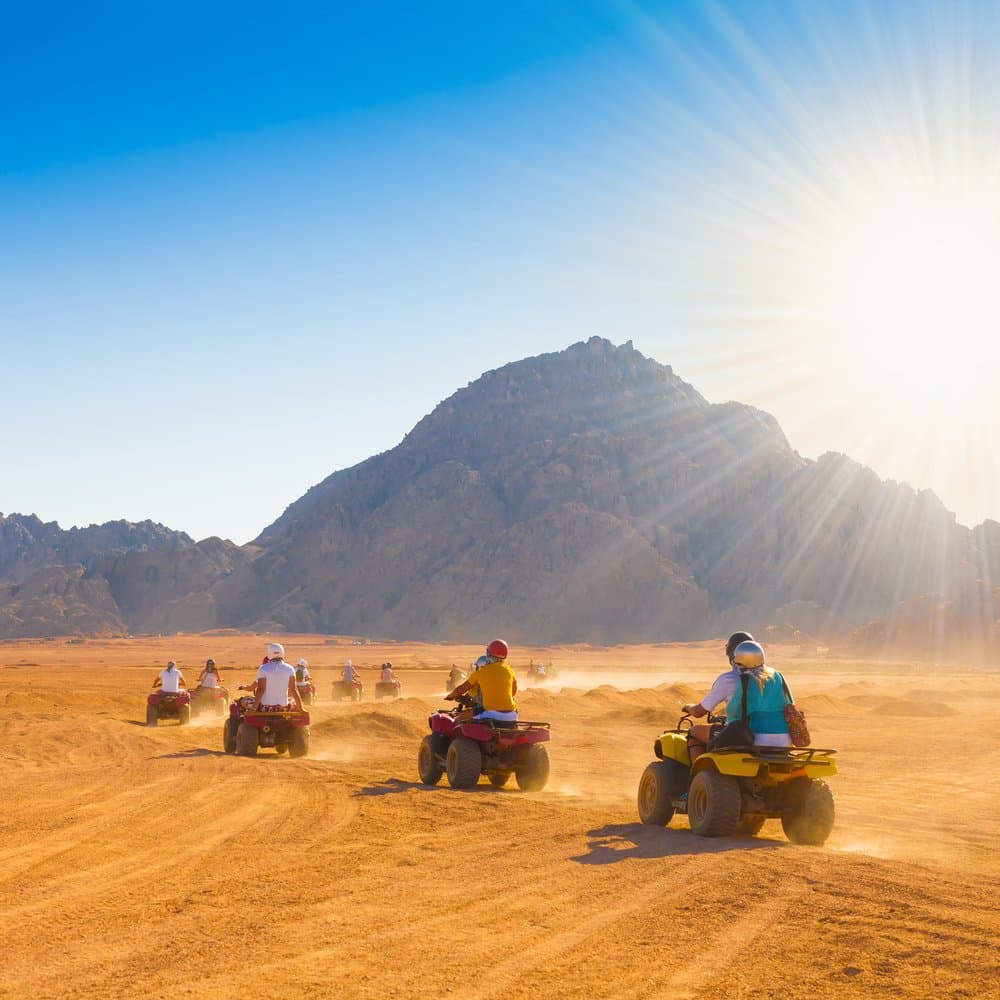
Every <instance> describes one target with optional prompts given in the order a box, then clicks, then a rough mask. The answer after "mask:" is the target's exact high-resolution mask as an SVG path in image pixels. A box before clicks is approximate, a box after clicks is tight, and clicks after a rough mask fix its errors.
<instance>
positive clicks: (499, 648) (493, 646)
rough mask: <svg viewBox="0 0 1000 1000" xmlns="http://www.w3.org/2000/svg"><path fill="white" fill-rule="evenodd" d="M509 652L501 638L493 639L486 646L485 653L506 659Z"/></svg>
mask: <svg viewBox="0 0 1000 1000" xmlns="http://www.w3.org/2000/svg"><path fill="white" fill-rule="evenodd" d="M509 652H510V650H509V649H508V648H507V643H505V642H504V641H503V639H494V640H493V641H492V642H491V643H490V644H489V645H488V646H487V647H486V655H487V656H495V657H496V658H497V659H498V660H506V659H507V654H508V653H509Z"/></svg>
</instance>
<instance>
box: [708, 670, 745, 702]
mask: <svg viewBox="0 0 1000 1000" xmlns="http://www.w3.org/2000/svg"><path fill="white" fill-rule="evenodd" d="M739 686H740V672H739V670H738V669H737V668H736V667H733V668H732V669H731V670H727V671H726V672H725V673H724V674H719V676H718V677H716V678H715V680H714V681H713V682H712V687H711V688H710V690H709V692H708V694H706V695H705V697H704V698H702V699H701V702H700V704H701V707H702V708H703V709H705V711H706V712H711V711H713V710H714V709H715V707H716V706H717V705H721V704H722V702H726V704H729V699H730V698H732V696H733V695H734V694H736V689H737V688H738V687H739Z"/></svg>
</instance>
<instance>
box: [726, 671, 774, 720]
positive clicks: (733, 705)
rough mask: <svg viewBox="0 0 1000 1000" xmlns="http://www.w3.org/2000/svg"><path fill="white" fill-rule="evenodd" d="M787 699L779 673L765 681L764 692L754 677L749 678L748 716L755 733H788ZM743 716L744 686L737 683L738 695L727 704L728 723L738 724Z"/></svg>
mask: <svg viewBox="0 0 1000 1000" xmlns="http://www.w3.org/2000/svg"><path fill="white" fill-rule="evenodd" d="M786 704H788V699H787V698H786V697H785V692H784V688H783V686H782V683H781V674H779V673H778V672H777V671H775V672H774V674H773V675H772V676H771V677H769V678H768V679H767V680H766V681H764V690H763V691H762V690H761V689H760V688H759V687H757V682H756V681H755V680H754V679H753V677H749V676H748V677H747V716H748V718H749V721H750V730H751V731H752V732H754V733H787V732H788V726H787V725H786V724H785V705H786ZM742 714H743V685H742V683H739V682H737V684H736V693H735V694H734V695H733V696H732V698H730V699H729V701H728V702H727V703H726V721H727V722H736V721H737V720H738V719H740V718H741V717H742Z"/></svg>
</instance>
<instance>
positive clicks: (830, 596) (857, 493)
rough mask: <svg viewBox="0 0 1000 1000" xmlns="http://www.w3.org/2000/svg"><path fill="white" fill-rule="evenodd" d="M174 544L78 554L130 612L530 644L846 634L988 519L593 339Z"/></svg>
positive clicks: (914, 593) (963, 567)
mask: <svg viewBox="0 0 1000 1000" xmlns="http://www.w3.org/2000/svg"><path fill="white" fill-rule="evenodd" d="M137 527H138V526H137ZM83 530H91V529H83ZM163 530H164V531H165V530H166V529H163ZM183 538H184V541H182V540H181V539H177V540H175V541H174V542H173V543H167V544H164V545H161V546H155V545H149V544H148V543H146V545H147V547H146V549H145V550H142V549H141V548H131V549H129V548H126V549H124V550H119V551H117V552H112V551H110V550H109V551H108V552H107V553H106V554H104V555H91V556H90V558H89V561H86V562H85V561H84V560H79V561H81V562H83V564H84V565H85V566H87V567H88V572H89V573H91V574H94V575H96V576H99V577H100V578H101V579H103V580H105V581H107V584H108V589H109V591H110V593H111V595H112V598H113V600H114V603H115V606H116V608H117V609H118V611H119V614H120V617H121V619H122V621H124V622H125V623H126V625H127V627H129V628H130V629H133V630H137V629H141V630H144V631H163V630H165V629H166V630H170V629H172V628H194V627H197V628H207V627H214V626H233V627H250V626H253V625H255V624H262V623H268V624H269V627H271V626H273V623H280V624H281V625H284V626H285V627H287V628H289V629H293V630H303V631H306V630H308V631H327V632H341V633H345V632H346V633H359V634H367V635H380V636H386V637H400V638H403V637H409V638H425V639H447V638H453V639H465V638H469V639H472V638H481V637H482V636H483V635H486V634H492V633H494V632H501V633H504V634H506V635H507V636H508V637H509V638H510V639H511V640H512V641H531V642H560V641H592V642H610V643H617V642H627V641H645V640H653V641H655V640H670V639H691V638H699V637H705V636H709V635H718V634H721V633H724V632H726V631H727V630H730V629H731V628H732V627H734V626H735V625H749V626H750V627H754V626H755V625H758V624H760V625H762V624H764V623H772V624H777V625H780V626H781V627H783V628H784V627H785V626H787V627H789V628H794V627H796V626H797V625H798V627H802V628H803V629H805V630H807V631H808V632H809V633H810V634H821V633H823V632H824V631H836V632H843V631H844V630H848V629H852V628H863V627H865V626H868V625H869V624H870V623H872V622H873V621H874V620H876V619H881V618H885V617H891V616H892V614H893V613H894V611H895V610H896V609H898V608H900V607H902V606H903V605H905V604H907V602H912V601H914V600H916V599H919V598H922V597H924V596H926V595H934V598H935V599H936V600H938V601H939V602H945V603H949V602H950V603H951V604H953V605H955V606H958V605H957V604H956V602H960V601H961V600H962V599H963V596H962V595H967V594H968V593H969V592H970V588H971V589H975V588H977V587H979V586H980V585H981V582H983V581H985V582H986V584H989V582H990V581H993V582H994V583H995V584H1000V525H996V524H995V523H994V522H987V523H986V524H985V525H981V526H980V527H979V528H977V529H975V530H969V529H967V528H964V527H962V526H960V525H958V524H957V523H956V521H955V517H954V515H953V514H951V513H950V512H949V511H947V510H946V509H945V508H944V506H943V505H942V504H941V502H940V501H939V500H938V499H937V497H935V496H934V495H933V494H932V493H930V492H927V491H924V492H919V493H918V492H916V491H914V490H913V489H911V488H910V487H908V486H905V485H901V484H897V483H892V482H884V481H882V480H880V479H879V478H878V477H877V476H876V475H875V474H874V473H873V472H871V471H870V470H868V469H866V468H864V467H862V466H860V465H858V464H856V463H854V462H852V461H850V460H849V459H847V458H845V457H844V456H840V455H832V454H831V455H825V456H823V457H822V458H821V459H820V460H819V461H816V462H813V461H808V460H806V459H803V458H802V457H801V456H800V455H798V454H797V453H796V452H795V451H793V450H792V449H791V447H790V446H789V444H788V442H787V440H786V439H785V437H784V434H783V433H782V431H781V429H780V427H779V426H778V425H777V423H776V421H775V420H774V419H773V418H772V417H771V416H769V415H768V414H766V413H763V412H761V411H759V410H756V409H754V408H752V407H749V406H746V405H743V404H740V403H725V404H722V405H714V404H710V403H708V402H707V401H706V400H705V399H704V398H703V397H702V396H701V395H700V394H699V393H698V392H697V391H696V390H695V389H694V388H692V387H691V386H690V385H688V384H687V383H686V382H684V381H683V380H681V379H680V378H678V377H677V376H676V375H675V374H674V373H673V371H672V370H671V369H670V368H669V367H667V366H664V365H661V364H659V363H657V362H655V361H653V360H651V359H649V358H646V357H644V356H643V355H642V354H640V353H639V352H638V351H636V350H635V349H634V348H633V347H632V345H631V344H625V345H623V346H618V347H616V346H614V345H613V344H611V343H609V342H608V341H605V340H601V339H598V338H593V339H591V340H590V341H588V342H586V343H580V344H575V345H573V346H572V347H570V348H568V349H567V350H564V351H561V352H558V353H554V354H546V355H542V356H539V357H535V358H528V359H525V360H523V361H518V362H515V363H513V364H509V365H506V366H504V367H503V368H500V369H498V370H496V371H492V372H487V373H486V374H485V375H483V376H482V377H481V378H479V379H477V380H476V381H475V382H473V383H472V384H470V385H469V386H467V387H465V388H464V389H461V390H459V391H458V392H456V393H455V394H454V395H452V396H451V397H450V398H449V399H447V400H445V401H444V402H443V403H441V404H440V405H439V406H438V407H436V408H435V410H434V411H433V412H432V413H430V414H429V415H428V416H426V417H425V418H424V419H423V420H421V421H420V422H419V423H418V424H417V425H416V427H414V428H413V430H412V431H411V432H410V433H409V434H408V435H407V436H406V437H405V438H404V440H403V441H402V442H401V443H400V444H399V445H398V446H397V447H396V448H393V449H392V450H390V451H387V452H384V453H383V454H380V455H376V456H374V457H372V458H370V459H368V460H367V461H365V462H362V463H361V464H360V465H357V466H354V467H353V468H350V469H345V470H341V471H339V472H335V473H333V475H331V476H329V477H328V478H327V479H325V480H324V481H323V482H322V483H320V484H318V485H317V486H315V487H313V488H312V489H311V490H309V491H308V492H307V493H306V494H305V496H303V497H301V498H300V499H298V500H296V501H295V502H294V503H293V504H291V506H290V507H289V508H288V509H287V510H286V511H285V513H284V514H283V515H282V516H281V517H280V518H279V519H278V520H277V521H276V522H274V524H272V525H270V526H269V527H268V528H266V529H265V530H264V531H263V532H262V533H261V535H260V536H259V537H258V538H257V539H256V540H255V541H254V542H253V543H252V544H251V545H248V546H244V547H243V548H238V547H236V546H234V545H232V543H229V542H222V541H220V540H218V539H209V540H206V541H205V542H199V543H198V544H197V545H194V544H193V543H191V542H190V539H187V538H186V536H183ZM0 551H2V549H0ZM48 551H54V549H53V547H52V546H50V547H49V550H48ZM44 558H48V556H45V557H42V556H37V557H36V560H35V561H36V563H37V562H38V561H39V560H40V561H44ZM21 561H22V562H26V561H30V560H28V559H27V557H26V556H22V557H21ZM3 565H4V563H3V561H2V557H0V572H2V567H3ZM0 601H2V597H0ZM0 629H2V620H0Z"/></svg>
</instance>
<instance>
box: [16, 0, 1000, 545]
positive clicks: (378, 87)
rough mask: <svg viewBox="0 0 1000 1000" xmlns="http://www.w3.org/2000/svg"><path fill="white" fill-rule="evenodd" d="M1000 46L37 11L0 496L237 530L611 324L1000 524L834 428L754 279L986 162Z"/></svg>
mask: <svg viewBox="0 0 1000 1000" xmlns="http://www.w3.org/2000/svg"><path fill="white" fill-rule="evenodd" d="M970 40H971V41H970ZM991 40H994V41H995V40H1000V34H998V32H997V18H996V12H995V11H993V10H991V8H990V7H988V6H986V5H961V4H957V5H954V12H953V13H950V14H949V15H948V16H947V17H945V18H944V19H943V20H942V13H941V5H937V6H935V5H920V4H899V5H896V4H878V5H866V4H860V3H845V4H836V5H826V6H824V5H818V4H812V3H805V2H802V3H752V4H751V3H729V4H725V3H715V4H693V3H660V4H654V3H597V2H574V3H565V4H546V3H539V2H534V3H518V2H507V3H504V4H486V3H482V4H479V3H424V4H411V3H378V2H366V3H363V4H362V3H359V4H342V3H333V4H329V3H324V4H318V3H317V4H286V5H280V6H279V5H263V4H245V3H244V4H239V5H236V4H200V5H194V4H181V3H179V4H172V5H165V6H164V7H162V8H160V9H158V10H155V9H148V10H147V9H143V8H140V7H136V6H135V5H124V4H118V5H115V4H97V5H92V6H88V7H87V8H86V9H84V8H80V7H79V6H77V5H68V4H67V5H59V4H56V5H49V6H48V7H46V8H45V10H40V9H39V10H35V9H34V8H32V7H31V6H30V5H22V9H20V10H18V11H15V12H14V13H13V14H8V15H7V22H6V24H5V31H4V33H3V35H2V36H0V88H2V93H3V95H4V100H3V101H2V102H0V136H2V140H0V141H2V145H0V220H2V225H0V348H2V352H3V358H4V362H5V364H4V367H5V369H6V372H7V380H6V381H7V402H8V414H11V416H9V417H8V427H10V428H12V431H13V433H8V434H7V435H5V439H6V440H5V449H4V451H5V457H6V459H7V468H8V470H10V469H13V470H15V474H14V475H8V476H5V477H4V480H3V484H2V485H0V510H3V511H4V512H11V511H22V512H36V513H38V514H39V515H40V516H42V517H43V518H45V519H53V520H59V521H60V523H62V524H63V525H64V526H65V525H69V524H83V523H89V522H91V521H103V520H108V519H112V518H117V517H126V518H129V519H132V520H137V519H141V518H146V517H151V518H153V519H155V520H160V521H163V522H164V523H167V524H169V525H170V526H172V527H175V528H179V529H183V530H186V531H188V532H190V533H191V534H192V535H195V536H196V537H203V536H206V535H209V534H219V535H223V536H228V537H231V538H233V539H234V540H236V541H241V542H242V541H246V540H248V539H249V538H251V537H253V536H254V535H255V534H256V533H257V532H258V531H259V530H261V529H262V528H263V527H264V526H265V525H266V524H267V523H269V522H270V521H271V520H273V518H274V517H276V516H277V515H278V514H279V513H280V512H281V510H282V509H283V508H284V506H286V505H287V504H288V503H290V502H291V501H292V500H294V499H295V498H297V497H298V496H299V495H301V493H303V492H304V491H305V489H307V488H308V487H309V486H310V485H312V484H313V483H315V482H317V481H318V480H320V479H322V478H324V477H325V476H326V475H327V474H329V473H330V472H331V471H333V470H334V469H336V468H341V467H343V466H346V465H350V464H353V463H354V462H357V461H360V460H362V459H364V458H366V457H368V456H369V455H370V454H373V453H375V452H378V451H381V450H384V449H386V448H389V447H392V446H393V445H394V444H396V443H397V442H398V441H399V440H400V439H401V438H402V436H403V435H404V434H405V433H406V431H407V430H409V428H410V427H411V426H412V425H413V424H414V423H415V422H416V421H417V420H418V419H419V418H420V417H421V416H423V415H424V414H425V413H427V412H428V411H429V410H430V409H432V408H433V406H434V405H435V404H436V403H437V402H439V401H440V400H441V399H443V398H445V397H446V396H447V395H449V394H450V393H451V392H452V391H454V390H455V389H456V388H458V387H460V386H461V385H464V384H465V383H467V382H469V381H471V380H472V379H474V378H476V377H477V376H478V375H479V374H480V373H481V372H482V371H483V370H485V369H488V368H492V367H496V366H498V365H500V364H503V363H505V362H507V361H510V360H515V359H517V358H519V357H522V356H525V355H528V354H534V353H539V352H542V351H548V350H556V349H559V348H562V347H565V346H567V345H568V344H570V343H572V342H574V341H576V340H580V339H585V338H587V337H589V336H591V335H593V334H599V335H602V336H606V337H609V338H610V339H612V340H615V341H618V342H620V341H624V340H627V339H634V341H635V342H636V345H637V346H638V347H639V348H640V349H641V350H643V351H644V352H645V353H647V354H650V355H652V356H654V357H656V358H657V359H658V360H661V361H664V362H666V363H671V364H673V365H674V367H675V368H676V369H677V370H678V372H679V373H680V374H681V375H682V376H684V377H686V378H687V379H688V380H689V381H692V382H694V383H695V384H696V385H697V386H698V387H699V388H700V389H702V391H703V392H705V394H706V395H708V396H709V398H711V399H713V400H720V401H721V400H724V399H728V398H738V399H743V400H745V401H748V402H752V403H754V404H755V405H758V406H762V407H763V408H765V409H769V410H771V411H772V412H774V413H775V414H776V416H778V418H779V420H781V422H782V424H783V425H784V426H785V428H786V431H787V432H788V434H789V437H790V439H791V441H792V444H793V446H795V447H797V448H799V449H800V450H801V451H802V452H803V453H804V454H808V455H811V456H814V455H816V454H819V453H820V452H822V451H824V450H827V449H833V450H842V451H848V452H849V453H852V454H855V456H856V457H858V458H859V459H861V460H864V461H868V462H870V463H871V464H873V465H874V466H875V468H876V469H877V471H880V472H881V473H883V474H885V475H893V476H895V477H896V478H909V479H910V480H911V481H913V482H914V483H915V485H918V486H930V487H934V488H935V489H936V490H937V492H939V494H940V495H942V496H943V497H944V499H945V500H946V502H948V503H949V505H950V506H951V507H952V508H953V509H958V510H959V513H960V516H961V517H962V518H963V519H964V520H965V521H966V522H969V523H971V522H972V521H975V520H978V519H981V517H983V516H985V515H986V513H991V514H992V516H994V517H998V516H1000V485H998V484H997V483H996V482H995V481H994V479H992V478H990V474H989V473H986V472H983V471H982V468H978V467H977V469H978V471H976V473H975V476H974V477H972V478H970V480H969V483H967V484H965V486H962V487H961V488H958V487H957V486H956V485H955V484H956V483H957V482H958V479H959V477H958V476H956V475H955V474H952V473H951V472H949V471H948V470H946V469H943V468H941V467H939V466H940V463H938V464H935V463H933V462H930V461H929V460H928V458H927V455H926V454H923V455H922V456H921V455H916V456H914V455H911V454H909V451H908V452H907V454H906V455H905V456H900V455H898V454H896V453H895V452H894V453H893V454H888V453H887V452H886V449H885V447H884V446H883V448H882V450H881V451H879V449H878V448H877V447H874V446H872V447H869V445H871V442H870V440H869V439H870V437H871V435H870V434H867V435H866V434H865V433H864V427H865V425H866V424H867V425H869V426H870V421H871V419H872V415H871V412H868V413H866V414H865V417H864V419H863V420H861V421H860V423H858V424H857V425H856V426H851V425H850V422H848V426H845V425H844V424H845V422H844V421H842V420H831V419H830V413H829V411H830V409H836V407H837V405H838V402H837V400H838V399H839V398H842V387H843V382H842V378H841V381H840V382H839V385H838V377H840V376H838V374H837V373H836V372H834V371H833V370H829V371H828V366H827V365H826V364H825V363H824V362H823V360H822V357H823V352H822V351H817V350H816V349H815V340H816V337H815V336H814V335H813V333H811V332H810V331H809V330H807V329H805V328H800V327H799V326H795V324H794V323H793V324H792V327H793V328H792V329H791V330H790V328H789V322H788V319H787V316H788V314H789V312H791V313H793V314H796V315H797V313H796V312H795V310H796V309H797V308H798V307H797V306H794V305H793V306H789V303H788V302H786V301H784V298H783V293H782V292H781V291H780V290H779V291H778V292H776V293H775V294H774V295H773V296H772V297H771V298H768V296H767V295H764V293H763V291H762V290H763V289H768V288H769V287H770V284H771V282H772V281H774V280H775V276H777V275H781V274H782V273H784V272H783V263H782V257H781V254H782V253H788V252H791V253H792V254H793V255H795V256H801V254H799V253H798V251H797V250H796V249H795V247H792V249H791V251H789V247H788V245H786V244H789V245H790V240H791V237H790V236H789V234H794V233H797V232H799V231H801V230H802V229H803V228H804V225H803V223H802V220H807V219H811V218H813V216H814V215H815V213H816V206H817V205H821V206H822V205H825V204H826V203H827V202H828V201H829V200H830V199H831V197H833V194H831V192H837V191H839V190H841V189H840V188H838V187H837V185H838V183H839V178H840V174H839V173H838V170H840V168H841V167H844V171H847V170H848V168H849V170H850V171H851V177H852V178H856V177H857V176H860V174H861V173H863V172H864V171H863V170H860V169H859V168H858V163H859V162H860V163H863V164H867V163H870V162H874V160H873V159H872V158H871V157H870V156H868V153H867V150H869V149H872V150H875V149H881V147H880V146H879V141H880V140H879V139H878V136H881V137H882V139H883V140H884V137H885V136H886V135H892V136H894V137H895V138H896V140H897V141H896V142H895V146H896V147H899V148H904V149H911V145H912V150H913V152H912V155H910V154H909V153H908V154H907V155H908V156H909V160H907V162H911V161H913V160H914V159H916V160H919V159H920V158H921V157H926V158H928V162H930V161H931V160H933V161H934V162H937V161H938V159H940V157H941V156H943V155H945V154H946V153H947V152H948V150H954V149H959V147H961V150H962V151H963V154H962V155H963V156H965V155H968V156H972V153H973V152H974V153H975V154H976V156H978V157H979V158H980V159H982V161H983V163H982V164H979V166H978V167H977V169H979V167H982V169H984V170H986V169H987V168H989V167H990V166H991V165H992V164H993V162H994V160H993V159H992V158H991V157H995V155H996V147H995V146H993V145H985V146H983V148H981V149H980V148H978V147H977V149H976V150H974V151H969V150H968V149H967V148H966V146H967V145H968V143H967V133H968V132H970V131H971V124H973V123H975V122H976V121H977V120H978V118H977V116H978V115H980V114H982V115H986V114H987V113H988V107H987V106H985V105H986V104H988V102H987V100H986V98H987V96H988V94H989V93H996V90H995V89H990V84H992V83H993V82H995V81H994V79H993V77H992V76H990V74H991V73H992V72H993V70H992V68H991V67H992V63H993V60H992V57H991V55H990V53H991V52H992V51H995V49H993V48H991V46H990V44H989V42H990V41H991ZM973 43H974V44H973ZM970 46H972V48H970ZM963 68H964V69H963ZM963 72H965V74H966V77H968V79H965V78H962V73H963ZM956 80H958V83H956ZM956 95H957V96H959V97H966V98H968V100H967V101H966V103H965V104H962V105H961V106H960V107H957V109H956V104H955V99H956ZM970 95H971V96H970ZM975 101H980V102H983V103H984V107H983V108H978V107H974V106H972V105H973V104H974V103H975ZM970 102H971V103H970ZM955 122H958V123H959V125H960V126H961V127H959V126H958V125H956V126H955V127H954V130H953V132H950V131H949V127H950V126H951V125H952V124H954V123H955ZM876 126H881V127H880V128H876ZM931 126H933V128H931ZM873 133H877V134H876V135H875V136H874V137H873ZM928 134H933V136H934V138H933V142H932V143H931V146H932V147H933V148H931V147H930V146H928V142H927V136H928ZM977 134H979V135H982V130H980V132H979V133H977ZM989 138H990V139H991V141H992V139H993V138H995V127H994V132H992V133H990V136H989ZM977 141H978V140H977ZM921 143H922V144H923V145H921ZM866 144H867V145H866ZM859 148H860V149H861V150H862V153H863V154H864V155H861V154H858V153H857V150H858V149H859ZM845 151H847V152H846V153H845ZM848 154H850V155H848ZM956 155H957V154H956ZM963 162H964V160H963ZM977 162H978V161H977ZM844 171H841V173H843V172H844ZM852 183H855V181H852ZM788 206H798V207H797V208H796V211H797V212H798V214H796V215H795V216H794V217H791V216H789V215H788V212H789V211H790V210H789V208H788ZM799 209H801V211H799ZM810 213H812V215H811V214H810ZM769 255H770V256H769ZM761 259H766V260H768V261H769V264H768V267H767V268H765V269H764V270H763V271H760V270H759V269H758V270H755V269H754V267H750V266H748V261H751V262H756V261H760V260H761ZM807 342H808V343H809V344H810V345H811V346H810V350H809V351H806V352H804V353H803V350H802V344H804V343H807ZM827 374H828V375H829V384H826V382H825V381H824V380H825V379H826V378H827ZM838 392H840V396H838ZM803 393H805V394H806V395H807V396H808V397H809V398H810V399H813V397H817V396H818V397H820V398H821V399H826V400H827V401H828V405H827V406H825V407H824V406H821V407H819V409H810V408H809V407H805V406H803ZM859 394H863V393H862V391H861V389H860V388H859ZM879 405H881V406H882V407H883V410H882V411H879V412H877V413H876V416H878V417H881V418H882V419H883V420H884V419H886V417H887V414H886V412H885V408H886V407H887V406H888V404H887V403H886V402H885V401H883V402H882V403H881V404H879ZM901 419H902V418H901ZM980 422H981V418H980ZM866 448H867V449H868V450H867V453H865V450H866ZM859 451H860V452H862V453H860V454H859V453H858V452H859ZM897 451H898V449H897ZM991 458H992V453H991V452H989V451H987V452H984V455H983V458H982V462H981V463H980V464H981V465H982V466H984V467H985V466H986V465H988V464H989V462H990V460H991ZM880 463H881V465H880ZM970 475H971V474H970ZM973 479H974V480H975V481H974V482H973ZM949 487H950V488H952V490H953V493H952V495H949V493H948V490H949Z"/></svg>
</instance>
